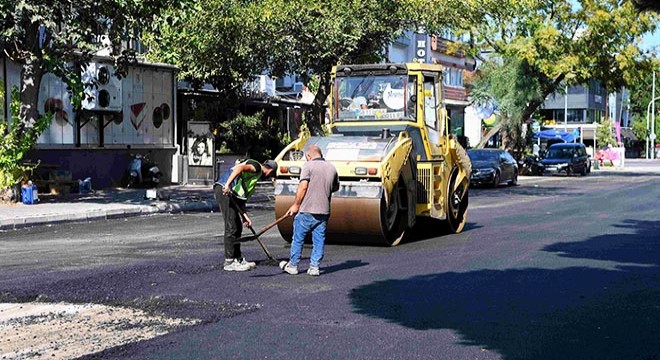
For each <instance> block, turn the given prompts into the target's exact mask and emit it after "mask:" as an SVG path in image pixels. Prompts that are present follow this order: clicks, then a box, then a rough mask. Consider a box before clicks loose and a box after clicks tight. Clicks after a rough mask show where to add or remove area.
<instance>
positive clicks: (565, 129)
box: [564, 85, 568, 132]
mask: <svg viewBox="0 0 660 360" xmlns="http://www.w3.org/2000/svg"><path fill="white" fill-rule="evenodd" d="M564 132H568V85H566V93H565V94H564Z"/></svg>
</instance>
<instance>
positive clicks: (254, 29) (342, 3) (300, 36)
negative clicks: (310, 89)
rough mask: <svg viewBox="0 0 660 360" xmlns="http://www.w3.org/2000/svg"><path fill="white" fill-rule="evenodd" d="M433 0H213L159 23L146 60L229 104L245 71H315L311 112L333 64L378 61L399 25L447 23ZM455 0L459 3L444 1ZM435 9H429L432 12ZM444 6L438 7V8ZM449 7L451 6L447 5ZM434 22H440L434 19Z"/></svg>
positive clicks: (324, 91) (248, 73)
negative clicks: (207, 87) (173, 68)
mask: <svg viewBox="0 0 660 360" xmlns="http://www.w3.org/2000/svg"><path fill="white" fill-rule="evenodd" d="M435 3H436V2H434V1H431V0H338V1H315V0H256V1H241V0H211V1H199V2H196V4H195V6H192V7H190V8H187V9H185V10H184V11H182V12H180V11H177V12H175V13H173V14H175V15H174V16H173V18H178V20H176V21H174V22H162V23H161V24H160V26H159V28H160V29H161V34H162V37H156V36H154V37H149V44H150V46H151V50H152V51H151V54H150V58H151V59H153V60H158V61H167V62H170V63H174V64H176V65H177V66H179V67H180V68H181V76H182V77H183V78H184V79H186V80H189V81H192V82H196V83H198V84H199V83H205V82H206V83H210V84H212V85H213V86H215V88H216V89H217V90H218V91H219V92H220V93H221V94H222V95H224V96H225V97H227V98H228V99H229V100H230V101H233V100H234V98H235V97H236V96H233V97H232V94H234V95H237V96H240V88H241V86H242V84H243V83H244V82H245V80H247V79H249V78H250V77H251V76H254V75H258V74H261V73H263V72H268V74H270V75H272V76H276V77H278V76H284V75H287V74H297V75H300V76H302V77H303V78H305V77H310V76H317V77H318V84H319V86H318V89H315V90H317V94H316V99H315V102H314V105H315V109H316V116H318V115H320V109H321V108H322V105H323V102H324V101H325V99H326V97H327V94H328V91H329V81H330V70H331V68H332V66H333V65H337V64H346V63H368V62H377V61H380V60H381V59H382V58H383V55H384V51H385V49H386V48H387V45H388V44H390V43H391V41H392V40H393V39H396V38H398V37H399V36H400V35H401V34H403V32H404V31H405V30H410V29H416V28H417V27H418V26H421V25H424V24H427V23H428V24H430V23H431V22H433V25H434V26H438V25H441V24H442V25H447V24H448V22H447V21H448V19H458V18H459V17H457V16H446V15H447V14H446V12H447V11H449V9H450V8H449V7H443V8H442V9H440V8H435V7H434V4H435ZM448 3H456V4H459V3H460V2H459V1H454V0H452V1H448ZM434 9H435V11H436V12H435V13H434V12H433V11H431V10H434ZM437 11H442V12H437ZM452 11H453V10H452ZM437 19H444V20H441V21H438V20H437Z"/></svg>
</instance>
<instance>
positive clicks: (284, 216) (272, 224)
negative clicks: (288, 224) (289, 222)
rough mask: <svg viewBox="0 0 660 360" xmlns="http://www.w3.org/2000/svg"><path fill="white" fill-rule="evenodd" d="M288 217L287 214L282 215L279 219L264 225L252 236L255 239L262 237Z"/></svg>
mask: <svg viewBox="0 0 660 360" xmlns="http://www.w3.org/2000/svg"><path fill="white" fill-rule="evenodd" d="M288 217H289V216H288V215H287V214H284V215H282V216H281V217H280V218H279V219H277V220H275V221H273V222H272V223H270V224H268V225H266V226H265V227H264V228H263V229H261V230H259V232H258V233H256V234H254V236H255V237H259V236H261V235H263V234H264V233H265V232H266V231H268V230H270V229H271V228H272V227H273V226H275V225H277V224H279V223H281V222H282V220H284V219H286V218H288Z"/></svg>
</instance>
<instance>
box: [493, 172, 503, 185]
mask: <svg viewBox="0 0 660 360" xmlns="http://www.w3.org/2000/svg"><path fill="white" fill-rule="evenodd" d="M501 181H502V179H501V178H500V173H499V172H496V173H495V178H494V179H493V183H492V184H491V186H492V187H493V188H496V187H497V185H499V184H500V182H501Z"/></svg>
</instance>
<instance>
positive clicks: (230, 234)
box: [213, 185, 243, 259]
mask: <svg viewBox="0 0 660 360" xmlns="http://www.w3.org/2000/svg"><path fill="white" fill-rule="evenodd" d="M213 193H214V194H215V201H216V202H217V203H218V207H219V208H220V212H222V218H223V219H224V221H225V241H224V243H225V259H242V258H243V254H241V243H240V241H239V239H240V238H241V233H242V232H243V221H242V220H241V215H240V214H239V212H238V209H237V208H236V204H232V202H231V200H230V199H229V196H227V195H224V194H223V193H222V186H221V185H215V186H213ZM234 201H236V203H239V202H241V201H242V200H240V199H234Z"/></svg>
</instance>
